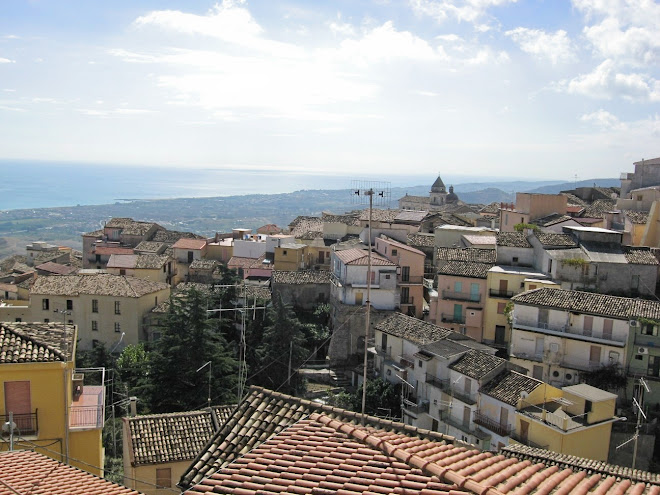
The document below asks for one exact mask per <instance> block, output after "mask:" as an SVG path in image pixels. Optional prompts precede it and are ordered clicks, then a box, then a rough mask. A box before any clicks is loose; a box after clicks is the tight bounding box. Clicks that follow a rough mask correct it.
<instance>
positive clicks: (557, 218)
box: [531, 213, 575, 227]
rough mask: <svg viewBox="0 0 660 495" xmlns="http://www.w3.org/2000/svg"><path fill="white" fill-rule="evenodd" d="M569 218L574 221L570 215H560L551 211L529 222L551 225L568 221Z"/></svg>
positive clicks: (544, 225) (545, 225)
mask: <svg viewBox="0 0 660 495" xmlns="http://www.w3.org/2000/svg"><path fill="white" fill-rule="evenodd" d="M570 220H573V221H575V219H574V218H573V217H572V216H570V215H562V214H561V213H552V214H550V215H546V216H544V217H541V218H537V219H536V220H533V221H532V222H531V223H533V224H535V225H539V226H541V227H551V226H553V225H557V224H558V223H563V222H568V221H570Z"/></svg>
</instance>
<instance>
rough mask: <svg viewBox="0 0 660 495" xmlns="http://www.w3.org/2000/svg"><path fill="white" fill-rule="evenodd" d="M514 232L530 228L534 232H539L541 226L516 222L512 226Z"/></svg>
mask: <svg viewBox="0 0 660 495" xmlns="http://www.w3.org/2000/svg"><path fill="white" fill-rule="evenodd" d="M513 229H514V230H515V231H516V232H524V231H525V229H532V230H533V231H534V232H540V231H541V228H540V227H539V226H538V225H534V224H533V223H517V224H515V225H514V226H513Z"/></svg>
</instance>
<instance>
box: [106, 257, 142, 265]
mask: <svg viewBox="0 0 660 495" xmlns="http://www.w3.org/2000/svg"><path fill="white" fill-rule="evenodd" d="M137 256H138V255H137V254H113V255H110V259H109V260H108V265H107V267H108V268H135V262H136V260H137Z"/></svg>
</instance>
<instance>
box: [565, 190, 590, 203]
mask: <svg viewBox="0 0 660 495" xmlns="http://www.w3.org/2000/svg"><path fill="white" fill-rule="evenodd" d="M560 194H561V195H563V196H566V201H567V204H569V205H577V206H587V202H586V201H584V200H583V199H580V198H579V197H577V196H576V195H575V194H573V193H568V192H562V193H560Z"/></svg>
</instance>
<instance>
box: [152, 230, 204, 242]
mask: <svg viewBox="0 0 660 495" xmlns="http://www.w3.org/2000/svg"><path fill="white" fill-rule="evenodd" d="M179 239H198V240H206V238H205V237H203V236H201V235H197V234H193V233H192V232H179V231H177V230H158V231H156V233H155V234H154V235H153V236H152V237H151V239H149V240H150V241H151V242H164V243H166V244H170V245H172V244H174V243H175V242H177V241H178V240H179Z"/></svg>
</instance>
